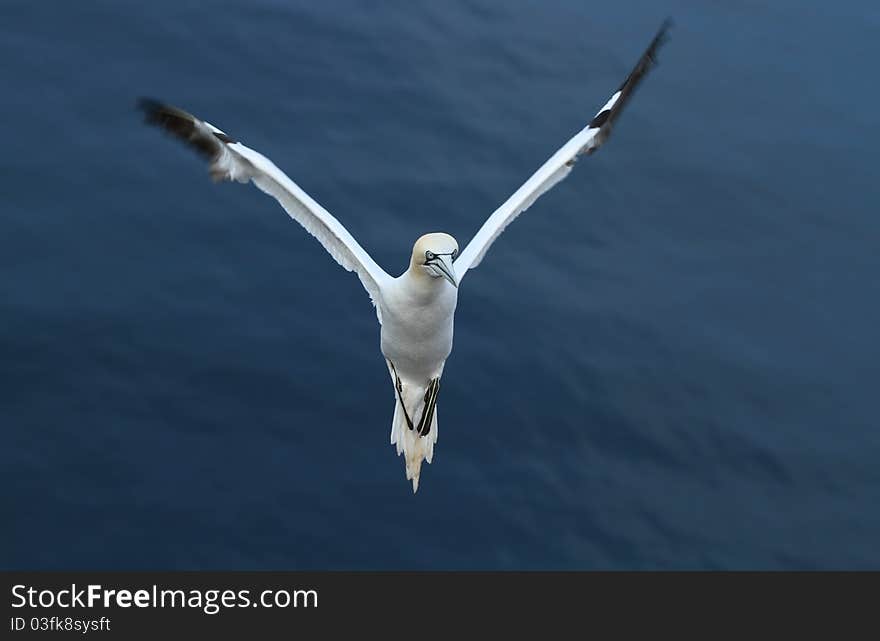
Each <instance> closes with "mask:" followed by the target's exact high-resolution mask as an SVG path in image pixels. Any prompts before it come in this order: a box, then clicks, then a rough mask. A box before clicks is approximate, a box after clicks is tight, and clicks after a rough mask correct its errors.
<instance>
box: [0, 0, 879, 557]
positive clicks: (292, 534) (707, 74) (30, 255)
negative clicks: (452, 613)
mask: <svg viewBox="0 0 880 641" xmlns="http://www.w3.org/2000/svg"><path fill="white" fill-rule="evenodd" d="M667 14H671V15H673V16H674V17H675V18H676V27H675V29H674V32H673V37H672V40H671V42H670V44H669V45H668V46H667V47H666V48H665V49H664V50H663V51H662V53H661V65H660V67H658V68H657V69H656V71H655V72H654V73H653V74H652V75H651V76H650V77H649V78H648V79H647V81H646V83H645V85H644V86H643V87H642V88H641V90H640V91H639V93H638V94H637V96H636V98H635V100H634V101H633V103H632V104H631V106H630V107H628V109H627V112H626V114H625V116H624V118H623V120H622V121H621V123H620V125H619V126H618V127H617V129H616V131H615V135H614V137H613V138H612V139H611V142H610V143H609V144H608V145H607V146H606V147H604V148H603V149H602V151H601V152H600V153H598V154H597V155H595V156H593V157H591V158H589V159H585V160H583V161H581V162H580V163H578V165H577V168H576V171H575V172H574V173H573V174H572V175H571V176H570V177H569V178H568V180H566V181H565V182H564V183H562V184H561V185H560V186H558V187H557V188H556V189H555V190H554V191H552V192H551V193H549V194H548V195H546V196H545V197H544V198H542V199H541V200H540V201H539V202H538V204H537V205H536V206H535V207H534V208H533V209H531V210H530V211H529V212H528V213H527V214H525V215H524V216H523V217H521V218H520V219H519V220H517V222H516V223H515V224H514V225H513V226H511V227H510V228H509V229H508V231H507V232H506V233H505V234H504V236H503V237H502V238H501V239H500V240H499V242H498V243H496V245H495V246H494V247H493V248H492V250H491V252H490V253H489V254H488V256H487V257H486V260H485V261H484V262H483V264H482V265H481V266H480V268H479V269H477V270H475V271H473V272H472V273H471V274H470V275H469V276H468V278H467V280H466V281H465V283H464V286H463V288H462V291H461V296H460V301H459V311H458V314H457V323H456V338H455V349H454V351H453V354H452V357H451V358H450V360H449V362H448V364H447V367H446V372H445V377H444V381H443V392H442V394H441V396H440V411H439V415H440V441H439V443H438V447H437V452H436V457H435V460H434V464H433V465H431V466H428V467H427V468H425V469H424V470H423V473H422V484H421V488H420V490H419V493H418V495H416V496H415V497H414V496H413V495H412V492H411V489H410V486H409V483H407V482H406V480H405V478H404V471H403V461H402V460H401V459H399V458H397V456H396V455H395V453H394V450H393V449H392V447H391V446H390V445H389V444H388V435H389V432H390V422H391V414H392V408H393V392H392V389H391V387H390V385H389V381H388V376H387V371H386V368H385V365H384V363H383V360H382V358H381V355H380V353H379V349H378V325H377V324H376V320H375V316H374V314H373V311H372V308H371V306H370V303H369V299H368V298H367V296H366V294H365V293H364V291H363V290H362V288H361V285H360V283H359V282H358V281H357V279H356V278H354V277H353V276H352V275H351V274H347V273H345V272H344V271H343V270H341V269H340V268H339V267H338V266H337V265H336V264H334V262H333V261H332V260H331V259H330V258H328V257H327V255H326V254H325V253H324V250H323V249H322V248H321V247H320V246H319V245H318V243H316V242H315V241H314V240H313V239H311V238H310V237H308V236H307V235H306V234H305V232H303V230H302V229H300V228H299V227H298V226H297V225H296V224H295V223H293V222H292V221H290V220H289V219H288V217H287V216H286V215H285V213H284V212H283V211H282V210H281V209H280V208H279V207H278V206H277V204H276V203H274V202H273V201H272V200H271V199H269V198H267V197H265V196H264V195H262V194H261V193H259V192H258V191H257V190H256V189H254V188H253V187H245V186H240V185H230V184H223V185H219V186H218V185H213V184H212V183H211V182H210V181H209V180H208V178H207V174H206V168H205V167H204V166H203V164H202V163H201V162H200V161H199V160H198V159H197V158H195V157H194V156H192V155H191V154H190V153H189V152H188V151H187V150H185V149H183V148H182V147H180V146H179V145H177V144H176V143H174V142H172V141H170V140H169V139H167V138H165V137H163V136H161V135H160V134H159V133H158V132H157V131H155V130H151V129H148V128H146V127H144V126H143V125H142V124H141V122H140V116H139V115H138V114H136V113H135V111H134V108H133V105H134V101H135V99H136V98H137V97H138V96H140V95H142V94H146V95H151V96H156V97H159V98H161V99H164V100H168V101H171V102H174V103H177V104H180V105H182V106H184V107H186V108H188V109H190V110H192V111H194V112H195V113H197V114H200V115H202V116H203V117H205V118H207V119H209V120H210V121H212V122H213V123H215V124H217V125H218V126H220V127H222V128H224V129H226V130H227V131H228V132H230V133H231V134H232V135H233V136H236V137H238V138H240V139H241V140H243V141H244V142H245V143H246V144H248V145H250V146H252V147H255V148H256V149H258V150H260V151H262V152H264V153H265V154H266V155H268V156H269V157H271V158H272V159H273V160H275V161H276V163H277V164H278V165H279V166H280V167H282V168H283V169H285V170H286V171H287V172H288V173H289V174H290V175H291V176H292V177H293V178H294V179H295V180H296V181H297V182H298V183H299V184H300V185H301V186H303V188H305V189H306V190H307V191H309V192H310V193H311V194H312V195H313V196H314V197H315V198H316V199H318V200H319V201H320V202H321V203H322V204H323V205H325V206H326V207H327V208H328V209H329V210H330V211H331V212H334V213H335V214H336V215H337V216H338V217H339V218H340V220H341V221H342V222H343V223H344V224H345V225H346V226H347V227H348V228H349V229H350V230H351V231H352V233H353V234H354V235H355V236H356V237H357V238H359V239H360V241H361V242H362V244H363V245H364V246H365V247H366V248H367V249H368V251H370V252H371V253H372V255H373V256H374V257H375V258H376V259H377V261H378V262H379V263H380V264H382V265H383V266H385V267H386V268H387V269H388V270H389V271H391V272H392V273H395V274H396V273H399V272H400V271H402V270H403V269H404V267H405V266H406V263H407V261H408V257H409V251H410V247H411V245H412V242H413V240H414V239H415V238H416V237H418V236H419V235H420V234H422V233H424V232H428V231H435V230H444V231H448V232H450V233H452V234H453V235H455V236H456V237H457V238H458V239H459V241H460V242H461V243H462V244H463V243H464V242H466V241H467V240H468V239H469V238H470V237H471V235H472V234H473V233H474V232H475V231H476V229H477V228H478V227H479V225H480V224H481V223H482V222H483V220H484V218H485V217H486V216H487V215H488V214H489V213H490V212H491V211H492V210H493V209H494V208H495V207H496V206H497V205H498V204H499V203H500V202H502V201H503V200H504V199H505V198H506V197H507V196H508V195H509V194H510V193H511V192H512V191H514V190H515V189H516V188H517V187H518V186H519V185H520V183H521V182H522V181H523V180H524V179H525V178H526V177H528V175H529V174H531V172H532V171H534V170H535V169H536V168H537V167H538V166H539V165H540V164H541V163H543V162H544V160H545V159H546V158H547V157H548V156H549V155H550V154H551V153H552V152H553V151H555V150H556V148H557V147H558V146H560V145H561V144H562V143H563V142H564V141H565V140H567V139H568V137H569V136H570V135H571V134H573V133H574V132H575V131H577V130H578V129H580V128H581V127H582V126H583V123H584V122H585V119H588V118H590V117H592V115H593V113H594V112H595V111H596V109H597V108H598V107H599V106H601V105H602V104H603V103H604V102H605V100H606V99H607V97H608V95H609V93H610V92H611V91H613V90H614V89H615V88H616V87H617V85H618V84H619V83H620V81H621V80H622V79H623V77H624V76H625V75H626V73H627V72H628V71H629V68H630V67H631V65H632V64H633V63H634V62H635V60H636V58H637V57H638V55H639V54H640V53H641V51H642V50H643V48H644V46H645V45H646V44H647V42H648V40H649V39H650V38H651V36H652V35H653V33H654V31H655V29H656V28H657V26H658V25H659V23H660V22H661V20H662V18H664V17H665V16H666V15H667ZM878 36H880V9H878V4H877V3H876V2H869V1H867V0H863V1H858V2H857V1H851V2H837V3H828V2H819V1H818V0H815V1H814V0H809V1H805V0H780V1H775V2H748V3H707V2H695V1H690V2H686V1H683V0H673V1H671V2H669V3H665V4H664V3H656V2H654V1H653V0H651V1H649V0H642V1H637V2H629V1H628V2H617V3H611V4H609V3H604V2H603V3H599V2H582V1H574V0H572V1H565V2H563V1H558V2H537V1H516V2H509V1H505V2H503V3H502V2H482V1H481V2H476V1H456V2H443V3H435V2H428V1H427V0H423V1H420V2H382V3H362V2H354V1H353V0H352V1H349V2H327V3H318V2H308V3H306V2H287V1H282V0H247V1H245V0H236V1H233V0H227V1H223V2H220V1H218V2H211V3H203V2H195V1H181V0H176V1H171V0H166V1H161V2H159V1H154V2H117V1H113V2H110V1H109V0H107V1H103V2H100V1H93V2H89V3H73V2H70V3H60V2H58V3H52V4H51V5H47V4H45V3H35V2H31V1H30V0H4V1H3V3H2V5H0V58H2V60H3V65H2V67H0V83H2V99H0V123H2V124H0V131H2V137H3V153H2V154H0V194H2V199H0V425H2V446H0V474H2V477H0V479H2V485H3V489H2V494H0V509H2V514H3V517H2V527H0V566H2V567H4V568H236V569H238V568H241V569H245V568H284V569H294V568H319V569H324V568H395V569H396V568H401V569H404V568H667V567H676V568H815V567H823V568H824V567H838V568H839V567H845V568H857V567H875V568H876V567H880V551H878V546H877V541H878V540H880V465H878V460H880V433H878V418H877V417H878V407H877V397H878V381H880V365H878V357H880V341H878V327H880V300H878V293H880V291H878V289H880V287H878V271H880V255H878V240H880V237H878V234H880V216H878V213H880V188H878V176H877V169H878V156H877V142H878V140H877V124H878V120H877V113H876V105H877V102H878V100H880V89H878V83H877V82H876V60H877V58H878V56H880V39H878Z"/></svg>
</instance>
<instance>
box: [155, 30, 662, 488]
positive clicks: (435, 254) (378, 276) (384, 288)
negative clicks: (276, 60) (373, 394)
mask: <svg viewBox="0 0 880 641" xmlns="http://www.w3.org/2000/svg"><path fill="white" fill-rule="evenodd" d="M668 29H669V21H666V22H665V23H664V24H663V26H662V27H661V28H660V30H659V32H658V33H657V35H656V36H655V37H654V39H653V40H652V41H651V44H650V45H649V46H648V48H647V50H646V51H645V53H644V54H643V55H642V57H641V58H640V59H639V61H638V63H637V64H636V66H635V68H634V69H633V70H632V71H631V72H630V74H629V76H627V78H626V80H625V81H624V82H623V84H622V85H621V86H620V88H619V89H618V90H617V91H616V92H615V93H614V94H613V95H612V96H611V98H610V99H609V100H608V102H606V103H605V105H604V106H603V107H602V108H601V109H600V110H599V111H598V113H597V114H596V116H595V117H594V118H593V119H592V120H591V121H590V123H589V124H588V125H587V126H586V127H584V128H583V129H582V130H581V131H579V132H578V133H577V134H575V135H574V136H573V137H572V138H571V139H570V140H569V141H568V142H567V143H565V145H563V146H562V147H561V148H560V149H559V150H558V151H557V152H556V153H555V154H553V156H551V157H550V159H549V160H548V161H547V162H545V163H544V165H543V166H541V168H540V169H538V171H536V172H535V173H534V174H533V175H532V176H531V178H529V179H528V180H527V181H526V182H525V184H523V185H522V187H520V188H519V189H517V190H516V192H515V193H514V194H513V195H512V196H510V198H508V199H507V200H506V201H505V202H504V204H502V205H501V206H500V207H499V208H498V209H496V210H495V212H494V213H493V214H492V215H491V216H489V218H488V219H487V220H486V222H485V223H484V224H483V226H482V227H481V228H480V230H479V231H478V232H477V234H476V235H475V236H474V238H473V239H472V240H471V242H470V243H469V244H468V245H467V247H465V248H464V250H463V251H462V252H461V253H459V248H458V243H457V242H456V241H455V239H454V238H453V237H452V236H450V235H449V234H444V233H431V234H426V235H424V236H422V237H421V238H419V239H418V240H417V241H416V243H415V245H414V246H413V250H412V254H411V256H410V261H409V267H408V269H407V270H406V271H405V272H403V273H402V274H401V275H400V276H398V277H396V278H394V277H392V276H390V275H389V274H388V273H387V272H385V270H383V269H382V268H381V267H379V265H377V264H376V262H375V261H374V260H373V259H372V258H370V255H369V254H368V253H367V252H366V251H364V249H363V248H362V247H361V246H360V245H359V244H358V242H357V241H356V240H355V239H354V238H353V237H352V235H351V234H349V233H348V231H347V230H346V229H345V227H343V226H342V224H341V223H340V222H339V221H338V220H336V218H334V217H333V216H332V215H331V214H330V213H329V212H328V211H327V210H326V209H324V208H323V207H321V205H319V204H318V203H317V202H315V200H313V199H312V198H311V197H310V196H309V195H308V194H307V193H306V192H305V191H303V190H302V189H301V188H300V187H299V185H297V184H296V183H295V182H293V181H292V180H291V179H290V178H288V177H287V175H286V174H285V173H284V172H282V171H281V170H280V169H278V167H276V166H275V164H274V163H273V162H272V161H271V160H269V159H268V158H266V157H265V156H263V155H262V154H260V153H258V152H256V151H254V150H253V149H250V148H249V147H246V146H244V145H243V144H242V143H240V142H237V141H236V140H233V139H232V138H231V137H230V136H228V135H227V134H226V133H224V132H223V131H221V130H220V129H218V128H217V127H214V126H213V125H211V124H209V123H207V122H205V121H203V120H200V119H198V118H196V117H195V116H193V115H191V114H189V113H187V112H185V111H182V110H180V109H177V108H176V107H172V106H170V105H167V104H164V103H161V102H158V101H156V100H150V99H141V101H140V102H139V106H140V108H141V109H142V110H143V111H144V112H145V117H146V122H147V123H149V124H152V125H156V126H159V127H161V128H163V129H165V130H166V131H168V132H170V133H171V134H173V135H175V136H176V137H178V138H180V139H182V140H183V141H184V142H186V143H188V144H189V145H190V146H191V147H193V148H194V149H196V150H197V151H198V152H200V153H201V154H202V155H204V156H205V157H206V158H207V159H208V160H209V161H210V174H211V176H212V178H213V179H214V180H215V181H220V180H235V181H238V182H242V183H246V182H248V181H252V182H253V183H254V184H255V185H256V186H257V187H259V188H260V189H261V190H262V191H264V192H265V193H267V194H269V195H270V196H273V197H274V198H275V199H276V200H278V202H279V203H280V204H281V206H282V207H284V209H285V210H286V211H287V213H288V214H289V215H290V216H291V218H293V219H294V220H295V221H297V222H298V223H299V224H300V225H302V226H303V227H305V229H306V231H308V232H309V233H310V234H312V235H313V236H314V237H315V238H317V239H318V241H320V243H321V244H322V245H323V246H324V248H325V249H326V250H327V251H328V252H329V253H330V255H331V256H333V258H335V259H336V262H338V263H339V264H340V265H342V266H343V267H344V268H345V269H346V270H348V271H354V272H355V273H356V274H357V275H358V277H359V278H360V280H361V283H363V286H364V287H365V288H366V290H367V293H369V295H370V298H371V300H372V302H373V304H374V306H375V308H376V315H377V316H378V319H379V324H380V326H381V329H380V334H381V348H382V354H383V355H384V357H385V361H386V363H387V366H388V373H389V375H390V377H391V383H392V385H393V386H394V397H395V402H394V418H393V419H392V421H391V444H392V445H396V447H397V453H398V455H400V454H403V455H404V457H405V459H406V478H407V479H409V480H411V481H412V488H413V492H416V491H417V490H418V487H419V474H420V471H421V465H422V461H423V460H427V461H428V463H430V462H431V459H432V457H433V454H434V445H435V444H436V442H437V394H438V392H439V390H440V379H441V377H442V375H443V366H444V364H445V363H446V359H447V357H448V356H449V354H450V352H451V351H452V328H453V319H454V315H455V306H456V303H457V300H458V287H459V286H460V285H461V281H462V279H463V278H464V276H465V274H466V273H467V271H468V270H469V269H473V268H474V267H476V266H477V265H479V263H480V261H481V260H482V259H483V256H484V255H485V253H486V251H487V250H488V249H489V247H490V246H491V245H492V243H493V242H494V241H495V239H496V238H497V237H498V236H499V235H500V234H501V232H502V231H504V228H505V227H507V225H509V224H510V223H511V222H512V221H513V219H514V218H516V217H517V216H518V215H519V214H520V213H522V212H523V211H525V210H526V209H527V208H528V207H530V206H531V205H532V204H533V203H534V202H535V201H536V200H537V199H538V197H539V196H541V194H543V193H544V192H546V191H547V190H548V189H550V188H551V187H553V186H554V185H555V184H556V183H558V182H559V181H561V180H562V179H563V178H565V177H566V176H567V175H568V173H569V172H570V171H571V169H572V166H573V165H574V163H575V161H576V160H577V159H578V157H579V156H580V155H582V154H590V153H592V152H594V151H595V150H596V149H598V148H599V146H601V145H602V143H604V142H605V141H606V140H607V139H608V136H609V135H610V133H611V127H612V126H613V125H614V123H615V121H616V119H617V117H618V116H619V115H620V113H621V110H622V109H623V108H624V106H625V105H626V103H627V101H628V99H629V98H630V96H631V95H632V93H633V90H634V89H635V88H636V86H637V85H638V84H639V82H640V81H641V80H642V78H643V77H644V76H645V75H646V74H647V72H648V71H649V70H650V69H651V67H653V66H654V65H655V64H656V52H657V50H658V48H659V47H660V45H661V44H662V43H663V42H664V41H665V39H666V34H667V31H668Z"/></svg>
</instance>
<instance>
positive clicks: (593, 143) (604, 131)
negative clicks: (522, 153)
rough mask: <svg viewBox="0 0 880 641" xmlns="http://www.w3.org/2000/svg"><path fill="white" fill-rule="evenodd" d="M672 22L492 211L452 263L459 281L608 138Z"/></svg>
mask: <svg viewBox="0 0 880 641" xmlns="http://www.w3.org/2000/svg"><path fill="white" fill-rule="evenodd" d="M670 26H671V23H670V21H669V20H667V21H666V22H664V23H663V25H662V26H661V27H660V30H659V31H658V32H657V35H656V36H654V39H653V40H652V41H651V44H650V45H649V46H648V48H647V49H646V50H645V53H644V54H642V57H641V58H640V59H639V61H638V63H637V64H636V66H635V68H634V69H633V70H632V71H631V72H630V74H629V76H627V78H626V80H625V81H624V82H623V84H622V85H621V86H620V89H618V90H617V92H615V93H614V95H612V96H611V98H610V99H609V100H608V102H606V103H605V106H603V107H602V108H601V109H600V110H599V112H598V113H597V114H596V116H595V117H594V118H593V119H592V120H591V121H590V124H588V125H587V126H586V127H584V128H583V129H582V130H581V131H580V132H578V133H577V134H576V135H575V136H574V137H573V138H572V139H571V140H569V141H568V142H567V143H565V145H563V146H562V148H560V149H559V151H557V152H556V153H555V154H553V156H551V157H550V159H549V160H548V161H547V162H545V163H544V165H543V166H542V167H541V168H540V169H538V171H536V172H535V173H534V174H533V175H532V177H531V178H529V179H528V180H527V181H526V182H525V184H523V186H522V187H520V188H519V189H517V190H516V191H515V192H514V194H513V195H512V196H511V197H510V198H508V199H507V200H506V201H505V202H504V204H503V205H501V206H500V207H499V208H498V209H496V210H495V212H494V213H493V214H492V215H491V216H489V218H488V220H486V222H485V223H483V226H482V227H480V230H479V231H478V232H477V234H476V235H475V236H474V237H473V239H472V240H471V242H470V243H468V245H467V247H465V248H464V251H462V252H461V254H460V255H459V256H458V258H457V259H456V260H455V263H454V264H455V273H456V277H457V278H458V280H459V282H461V279H462V278H463V277H464V275H465V273H466V272H467V271H468V270H469V269H471V268H473V267H476V266H477V265H479V264H480V261H481V260H482V259H483V256H484V255H485V254H486V251H487V250H488V249H489V247H490V246H491V245H492V243H493V242H495V239H496V238H498V236H500V235H501V232H503V231H504V228H505V227H507V226H508V225H509V224H510V223H511V222H513V220H514V219H515V218H516V217H517V216H519V215H520V214H521V213H522V212H524V211H525V210H526V209H528V208H529V207H531V206H532V204H533V203H534V202H535V201H536V200H538V198H540V196H541V195H542V194H544V193H545V192H547V191H548V190H549V189H550V188H551V187H553V186H554V185H556V184H557V183H558V182H559V181H561V180H562V179H563V178H565V177H566V176H567V175H568V174H569V172H570V171H571V168H572V167H573V166H574V163H575V161H576V160H577V159H578V157H579V156H580V155H581V154H591V153H593V152H594V151H596V149H598V148H599V147H600V146H601V145H602V143H604V142H605V141H606V140H608V137H609V136H610V135H611V128H612V126H613V125H614V123H615V121H616V120H617V118H618V116H620V113H621V111H622V110H623V108H624V107H625V106H626V103H627V102H628V100H629V98H630V96H632V93H633V91H634V90H635V88H636V87H637V86H638V84H639V82H640V81H641V80H642V78H644V77H645V75H646V74H647V73H648V71H650V69H651V67H653V66H654V65H655V64H657V58H656V55H657V50H658V49H659V48H660V45H662V44H663V42H664V41H665V40H666V36H667V32H668V30H669V27H670Z"/></svg>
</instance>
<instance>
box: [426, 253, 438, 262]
mask: <svg viewBox="0 0 880 641" xmlns="http://www.w3.org/2000/svg"><path fill="white" fill-rule="evenodd" d="M434 258H436V257H435V256H434V252H425V260H434Z"/></svg>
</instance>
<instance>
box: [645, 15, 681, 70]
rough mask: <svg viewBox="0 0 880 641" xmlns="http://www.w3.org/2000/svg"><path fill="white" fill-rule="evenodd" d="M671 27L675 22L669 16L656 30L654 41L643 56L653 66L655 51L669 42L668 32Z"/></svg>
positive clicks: (655, 57) (655, 59)
mask: <svg viewBox="0 0 880 641" xmlns="http://www.w3.org/2000/svg"><path fill="white" fill-rule="evenodd" d="M673 26H675V21H674V20H673V19H672V17H671V16H669V17H667V18H666V19H665V20H664V21H663V23H662V24H661V25H660V28H659V29H658V30H657V35H656V36H654V39H653V40H652V41H651V44H650V45H649V46H648V50H647V51H646V52H645V55H646V56H647V57H648V58H649V59H650V60H651V62H652V63H653V64H655V65H656V64H657V51H658V50H659V49H660V47H662V46H663V45H664V44H666V43H667V42H668V41H669V31H670V30H671V29H672V27H673Z"/></svg>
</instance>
